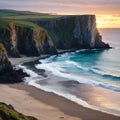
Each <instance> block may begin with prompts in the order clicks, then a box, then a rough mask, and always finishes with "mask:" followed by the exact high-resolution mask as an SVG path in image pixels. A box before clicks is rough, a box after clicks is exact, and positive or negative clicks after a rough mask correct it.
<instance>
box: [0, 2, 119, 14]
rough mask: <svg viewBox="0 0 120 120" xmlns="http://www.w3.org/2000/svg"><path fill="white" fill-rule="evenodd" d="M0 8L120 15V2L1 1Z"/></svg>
mask: <svg viewBox="0 0 120 120" xmlns="http://www.w3.org/2000/svg"><path fill="white" fill-rule="evenodd" d="M0 8H2V9H4V8H8V9H16V10H30V11H38V12H52V13H60V14H63V13H65V14H76V13H77V14H84V13H85V14H108V13H111V14H116V13H119V14H120V0H44V1H42V0H20V1H18V0H0Z"/></svg>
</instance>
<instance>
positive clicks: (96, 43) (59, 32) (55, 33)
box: [32, 15, 109, 49]
mask: <svg viewBox="0 0 120 120" xmlns="http://www.w3.org/2000/svg"><path fill="white" fill-rule="evenodd" d="M32 22H34V23H36V24H38V25H39V26H42V27H45V28H46V29H47V30H48V32H49V34H50V35H51V37H52V39H53V41H54V43H55V45H56V47H57V48H60V49H70V48H78V49H80V48H109V45H107V44H105V43H103V42H102V40H101V38H102V37H101V36H100V34H99V32H98V30H97V28H96V19H95V16H94V15H82V16H65V17H61V18H58V19H51V20H33V21H32Z"/></svg>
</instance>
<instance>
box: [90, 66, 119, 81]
mask: <svg viewBox="0 0 120 120" xmlns="http://www.w3.org/2000/svg"><path fill="white" fill-rule="evenodd" d="M89 71H90V72H92V73H94V74H97V75H100V76H102V77H105V78H112V79H114V80H116V81H120V76H119V75H114V74H112V73H105V72H104V71H101V70H100V69H99V68H97V69H96V68H92V69H90V70H89Z"/></svg>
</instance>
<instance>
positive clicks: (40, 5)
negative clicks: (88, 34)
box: [0, 0, 120, 28]
mask: <svg viewBox="0 0 120 120" xmlns="http://www.w3.org/2000/svg"><path fill="white" fill-rule="evenodd" d="M0 9H14V10H28V11H35V12H42V13H53V14H54V13H57V14H80V15H81V14H95V15H96V19H97V27H98V28H120V0H0Z"/></svg>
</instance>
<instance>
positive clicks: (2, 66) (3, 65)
mask: <svg viewBox="0 0 120 120" xmlns="http://www.w3.org/2000/svg"><path fill="white" fill-rule="evenodd" d="M10 69H12V66H11V63H10V62H9V60H8V57H7V51H6V49H5V48H4V46H3V44H2V43H0V73H4V72H5V71H7V70H8V71H9V70H10Z"/></svg>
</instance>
